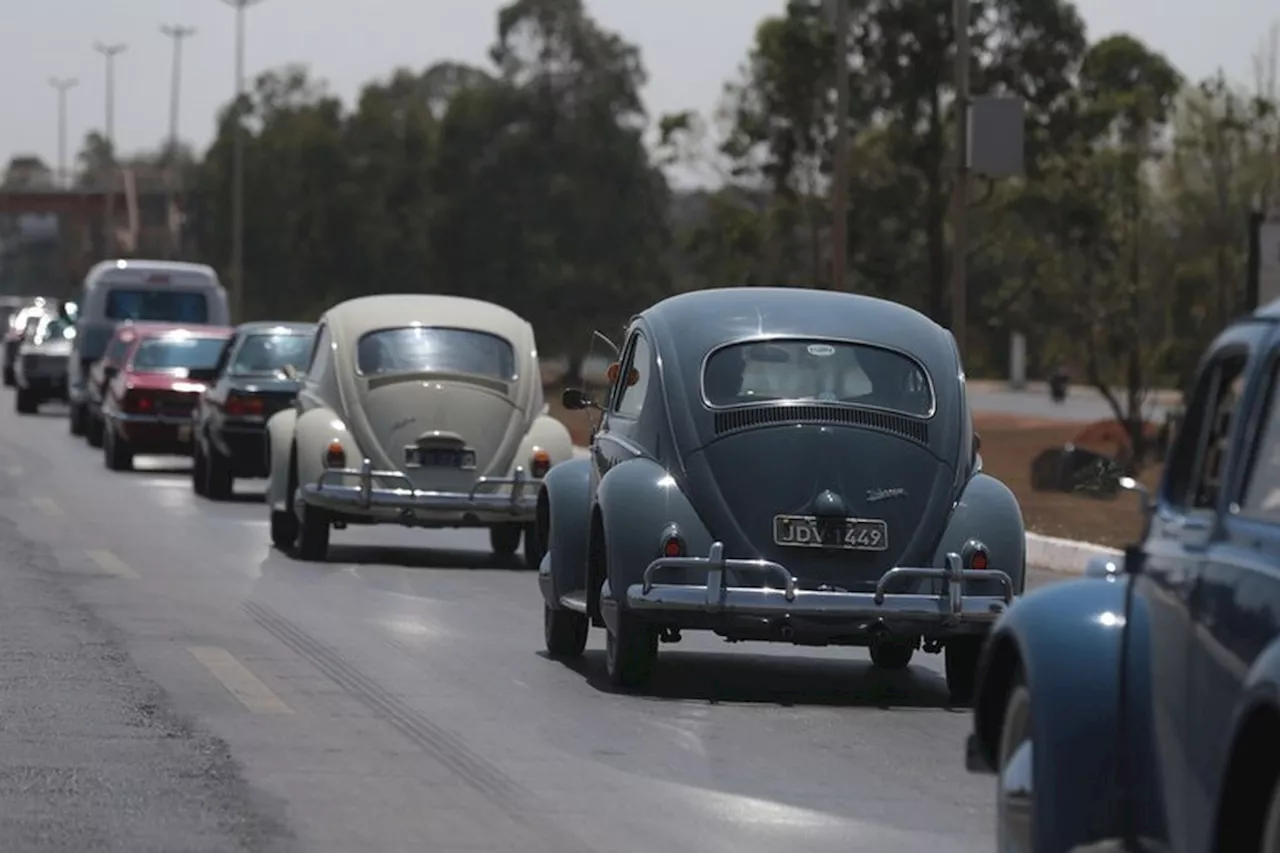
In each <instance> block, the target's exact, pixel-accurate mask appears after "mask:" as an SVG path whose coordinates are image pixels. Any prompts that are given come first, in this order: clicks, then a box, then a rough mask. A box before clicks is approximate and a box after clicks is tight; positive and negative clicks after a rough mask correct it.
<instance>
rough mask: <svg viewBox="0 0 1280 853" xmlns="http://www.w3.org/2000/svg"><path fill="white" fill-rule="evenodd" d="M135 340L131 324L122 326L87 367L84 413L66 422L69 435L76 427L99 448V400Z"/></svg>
mask: <svg viewBox="0 0 1280 853" xmlns="http://www.w3.org/2000/svg"><path fill="white" fill-rule="evenodd" d="M137 337H138V332H137V329H136V328H135V327H134V325H133V323H132V322H130V321H125V322H123V323H121V324H120V325H119V326H117V327H116V329H115V331H114V332H113V333H112V335H111V340H110V341H108V342H107V347H106V349H105V350H104V351H103V355H102V358H100V359H98V360H97V361H95V362H93V364H92V365H91V366H90V368H89V376H88V378H87V380H86V381H85V387H84V394H83V406H84V414H83V416H82V417H81V418H80V419H79V420H78V421H77V420H75V419H68V420H69V421H70V423H71V425H72V433H73V434H74V432H75V430H76V429H77V428H78V429H79V430H80V431H81V432H82V433H83V434H84V437H85V441H87V442H88V443H89V446H90V447H101V446H102V401H103V398H104V397H105V396H106V393H107V385H108V384H109V383H110V382H111V380H112V379H114V378H115V376H116V374H117V373H119V372H120V368H121V367H122V366H123V365H124V362H125V359H127V358H128V356H129V352H130V350H131V349H132V348H133V342H134V340H135V339H136V338H137Z"/></svg>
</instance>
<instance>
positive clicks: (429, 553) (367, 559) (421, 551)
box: [326, 543, 532, 574]
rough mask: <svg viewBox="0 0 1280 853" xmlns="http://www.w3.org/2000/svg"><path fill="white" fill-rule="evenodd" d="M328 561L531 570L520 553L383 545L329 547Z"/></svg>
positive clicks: (411, 566)
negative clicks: (500, 553)
mask: <svg viewBox="0 0 1280 853" xmlns="http://www.w3.org/2000/svg"><path fill="white" fill-rule="evenodd" d="M326 562H328V563H356V564H365V565H370V564H380V565H389V566H403V567H404V568H408V569H472V570H476V569H490V570H502V571H513V572H529V573H530V574H532V570H531V569H527V568H526V567H525V564H524V558H523V557H521V556H520V555H519V554H517V555H515V556H513V557H508V558H505V559H503V558H501V557H496V556H494V555H493V554H490V553H488V552H486V551H466V550H461V549H441V548H395V547H387V546H384V545H339V544H336V543H335V544H332V545H330V546H329V557H328V559H327V560H326Z"/></svg>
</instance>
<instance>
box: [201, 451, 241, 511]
mask: <svg viewBox="0 0 1280 853" xmlns="http://www.w3.org/2000/svg"><path fill="white" fill-rule="evenodd" d="M204 471H205V480H204V490H205V494H207V495H208V496H209V498H210V499H211V500H215V501H227V500H231V493H232V485H233V484H234V483H235V476H234V474H233V472H232V470H231V460H230V459H228V458H227V457H225V456H223V455H222V454H221V453H219V452H218V448H217V447H214V446H213V445H212V444H210V445H209V452H208V453H207V454H205V457H204Z"/></svg>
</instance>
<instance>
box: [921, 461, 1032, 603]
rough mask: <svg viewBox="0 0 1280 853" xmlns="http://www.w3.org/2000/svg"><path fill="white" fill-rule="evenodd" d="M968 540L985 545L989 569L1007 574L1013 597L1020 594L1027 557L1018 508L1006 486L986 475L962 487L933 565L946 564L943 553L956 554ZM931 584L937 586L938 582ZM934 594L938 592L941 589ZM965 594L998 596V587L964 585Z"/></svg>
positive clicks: (976, 477)
mask: <svg viewBox="0 0 1280 853" xmlns="http://www.w3.org/2000/svg"><path fill="white" fill-rule="evenodd" d="M970 539H977V540H979V541H981V542H982V544H984V545H986V546H987V555H988V558H989V560H990V566H991V568H993V569H997V570H999V571H1002V572H1004V573H1005V574H1007V575H1008V576H1009V579H1010V580H1012V581H1013V593H1014V595H1021V594H1022V590H1023V587H1024V586H1025V584H1026V557H1027V529H1026V525H1025V524H1024V523H1023V520H1022V509H1021V508H1020V507H1019V506H1018V499H1017V498H1016V497H1015V496H1014V494H1013V492H1012V491H1010V490H1009V487H1008V486H1006V485H1005V484H1004V483H1002V482H1000V481H999V480H997V479H996V478H995V477H992V476H990V475H988V474H975V475H974V476H973V477H971V478H970V479H969V482H968V483H967V484H966V485H965V487H964V491H963V492H962V493H961V494H960V500H959V501H958V502H957V503H956V507H955V509H954V510H952V512H951V518H950V519H949V520H948V522H947V528H946V530H945V531H944V532H943V534H942V538H941V539H940V540H939V541H938V547H937V550H936V551H935V552H934V556H933V565H935V566H943V565H946V559H947V554H949V553H955V554H959V553H960V552H961V550H962V549H963V548H964V545H965V543H966V542H968V541H969V540H970ZM931 583H934V584H936V585H938V586H940V584H941V582H940V581H934V582H931ZM935 591H936V592H939V593H941V591H942V590H941V589H940V588H939V589H937V590H935ZM966 592H968V593H971V594H974V595H999V594H1000V588H999V586H998V585H996V584H988V583H986V582H981V583H978V584H970V585H968V586H967V588H966Z"/></svg>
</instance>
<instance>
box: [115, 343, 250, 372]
mask: <svg viewBox="0 0 1280 853" xmlns="http://www.w3.org/2000/svg"><path fill="white" fill-rule="evenodd" d="M226 343H227V342H226V341H224V340H221V339H219V338H185V337H165V338H148V339H146V340H144V341H142V342H141V343H140V344H138V349H137V351H136V352H135V353H134V354H133V369H134V370H136V371H138V372H139V373H150V372H156V373H162V372H166V371H170V370H177V369H186V370H212V369H213V368H214V367H217V365H218V357H219V356H221V355H222V348H223V347H224V346H226Z"/></svg>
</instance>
